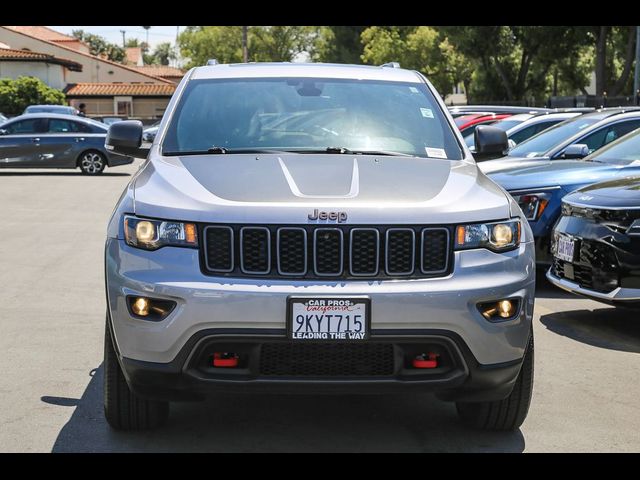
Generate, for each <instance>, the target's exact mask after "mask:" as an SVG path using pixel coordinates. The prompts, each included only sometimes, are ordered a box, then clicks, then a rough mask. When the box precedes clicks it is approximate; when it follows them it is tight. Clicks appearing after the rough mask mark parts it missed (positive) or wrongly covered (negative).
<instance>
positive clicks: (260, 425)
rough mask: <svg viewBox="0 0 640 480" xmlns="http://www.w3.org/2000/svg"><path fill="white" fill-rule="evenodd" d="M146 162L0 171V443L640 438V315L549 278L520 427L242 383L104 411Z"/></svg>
mask: <svg viewBox="0 0 640 480" xmlns="http://www.w3.org/2000/svg"><path fill="white" fill-rule="evenodd" d="M139 165H140V162H139V161H136V163H135V164H134V165H129V166H125V167H118V168H114V169H108V170H107V171H106V172H105V173H104V174H103V175H102V176H98V177H86V176H83V175H81V174H80V173H79V172H77V171H69V172H62V171H38V170H29V171H18V170H3V171H0V211H1V212H2V215H1V219H2V236H0V285H1V286H2V288H1V290H0V305H2V310H0V365H2V375H0V451H3V452H12V451H16V452H18V451H25V452H48V451H54V452H66V451H92V452H93V451H96V452H107V451H472V452H485V451H507V452H522V451H527V452H573V451H576V452H589V451H618V452H622V451H624V452H627V451H639V450H640V435H639V434H638V432H639V431H640V404H639V403H638V398H639V397H640V318H639V316H638V314H637V312H636V313H634V312H632V311H626V310H622V309H614V308H612V307H608V306H606V305H602V304H599V303H596V302H593V301H590V300H586V299H581V298H577V297H573V296H570V295H568V294H565V293H563V292H561V291H559V290H557V289H555V288H552V287H551V286H549V285H547V284H546V282H544V281H543V280H542V277H541V276H539V278H540V279H539V283H538V295H537V297H538V298H537V303H536V309H535V320H534V329H535V341H536V362H535V369H536V370H535V382H536V383H535V387H534V394H533V401H532V407H531V411H530V413H529V416H528V418H527V420H526V421H525V423H524V425H523V427H522V428H521V429H520V430H519V431H516V432H515V433H506V434H505V433H481V432H475V431H471V430H468V429H466V428H464V427H463V426H462V425H461V424H460V423H459V421H458V418H457V416H456V412H455V407H454V406H453V404H447V403H442V402H439V401H437V400H435V398H434V397H432V396H430V395H419V396H399V397H398V396H348V397H343V396H327V397H314V396H308V395H305V396H281V395H269V396H230V395H224V396H222V395H220V396H217V397H215V398H212V399H210V400H209V401H207V402H205V403H193V404H173V405H172V415H171V417H170V419H169V422H168V424H167V426H165V427H164V428H162V429H160V430H157V431H154V432H152V433H149V432H147V433H117V432H114V431H112V430H110V429H109V428H108V426H107V424H106V422H105V420H104V418H103V415H102V374H103V369H102V366H101V363H102V348H103V343H102V342H103V331H104V321H105V320H104V313H105V298H104V285H103V243H104V235H105V229H106V224H107V219H108V218H109V215H110V214H111V210H112V208H113V206H114V205H115V202H116V200H117V199H118V197H119V195H120V193H121V192H122V189H123V187H124V186H125V184H126V183H127V182H128V181H129V179H130V175H131V174H132V173H133V172H134V171H135V170H136V169H137V168H138V166H139Z"/></svg>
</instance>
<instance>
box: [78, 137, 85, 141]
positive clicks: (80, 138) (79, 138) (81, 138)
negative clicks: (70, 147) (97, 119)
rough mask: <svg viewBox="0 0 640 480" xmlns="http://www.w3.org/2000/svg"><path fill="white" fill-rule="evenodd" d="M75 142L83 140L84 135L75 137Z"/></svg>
mask: <svg viewBox="0 0 640 480" xmlns="http://www.w3.org/2000/svg"><path fill="white" fill-rule="evenodd" d="M76 142H84V137H76Z"/></svg>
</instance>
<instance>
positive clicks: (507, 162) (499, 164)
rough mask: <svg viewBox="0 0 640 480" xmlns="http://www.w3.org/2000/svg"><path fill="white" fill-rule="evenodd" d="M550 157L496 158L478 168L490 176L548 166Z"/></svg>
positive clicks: (480, 164) (479, 164)
mask: <svg viewBox="0 0 640 480" xmlns="http://www.w3.org/2000/svg"><path fill="white" fill-rule="evenodd" d="M551 161H552V160H551V159H550V158H549V157H532V158H528V157H503V158H496V159H495V160H487V161H485V162H480V163H478V168H480V170H481V171H482V172H483V173H485V174H486V175H489V174H491V173H497V172H504V171H506V170H511V169H513V168H520V167H529V166H532V165H546V164H548V163H551Z"/></svg>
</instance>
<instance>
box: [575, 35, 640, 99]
mask: <svg viewBox="0 0 640 480" xmlns="http://www.w3.org/2000/svg"><path fill="white" fill-rule="evenodd" d="M582 28H583V30H587V32H588V33H587V36H588V38H589V40H590V41H591V44H592V46H593V48H594V50H595V55H594V56H595V62H594V63H595V64H594V69H595V73H596V94H597V95H602V94H604V93H605V92H606V93H607V94H608V95H609V96H616V95H623V94H625V93H632V90H633V86H632V83H633V82H632V75H631V70H632V67H633V63H634V58H635V46H636V27H633V26H623V27H621V26H610V25H604V26H592V27H582Z"/></svg>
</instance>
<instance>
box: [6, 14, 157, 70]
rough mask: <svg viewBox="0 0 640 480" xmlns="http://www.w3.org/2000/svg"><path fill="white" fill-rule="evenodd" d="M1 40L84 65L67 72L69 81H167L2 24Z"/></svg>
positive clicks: (13, 46) (14, 46)
mask: <svg viewBox="0 0 640 480" xmlns="http://www.w3.org/2000/svg"><path fill="white" fill-rule="evenodd" d="M0 42H2V43H5V44H7V45H9V46H10V47H11V48H13V49H16V50H22V49H24V48H27V49H29V50H31V51H32V52H38V53H47V54H49V55H53V56H55V57H58V58H66V59H68V60H73V61H74V62H78V63H79V64H81V65H82V72H71V71H69V72H67V83H84V82H89V83H104V82H142V83H145V82H147V83H166V82H163V81H161V80H155V79H154V78H151V77H148V76H146V75H142V74H140V73H138V72H136V71H134V70H129V69H126V68H123V67H122V66H120V65H118V64H114V63H109V62H105V61H103V60H101V59H99V58H97V57H92V56H87V55H83V54H82V53H80V52H77V51H75V50H70V49H66V48H62V47H60V46H58V45H56V44H54V43H49V42H43V41H40V40H38V39H37V38H33V37H29V36H28V35H24V34H22V33H18V32H15V31H13V30H11V29H9V28H5V27H2V26H0Z"/></svg>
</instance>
